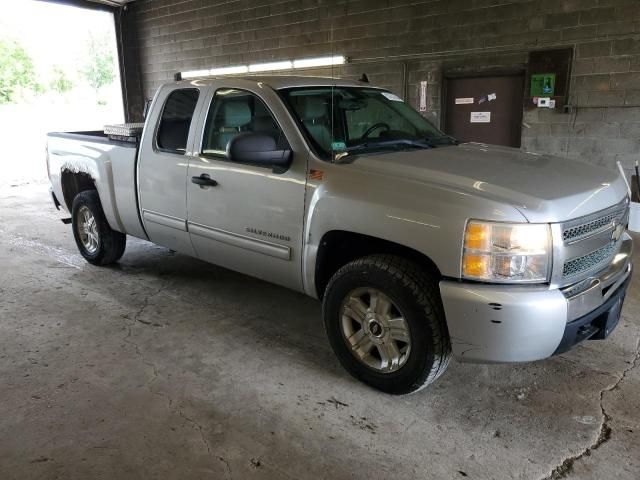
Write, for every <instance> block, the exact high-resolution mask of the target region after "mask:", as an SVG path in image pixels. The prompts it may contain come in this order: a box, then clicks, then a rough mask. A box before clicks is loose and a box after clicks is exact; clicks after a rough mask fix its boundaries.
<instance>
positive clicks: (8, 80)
mask: <svg viewBox="0 0 640 480" xmlns="http://www.w3.org/2000/svg"><path fill="white" fill-rule="evenodd" d="M39 89H40V88H39V85H38V83H37V82H36V76H35V69H34V67H33V61H32V60H31V57H30V56H29V54H28V53H27V52H26V51H25V49H24V48H23V47H22V46H21V45H19V44H18V43H17V42H15V41H12V40H6V39H0V103H14V102H15V101H16V100H17V99H18V97H19V96H20V94H21V93H22V92H23V91H24V90H32V91H36V92H37V91H38V90H39Z"/></svg>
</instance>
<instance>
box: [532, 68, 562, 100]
mask: <svg viewBox="0 0 640 480" xmlns="http://www.w3.org/2000/svg"><path fill="white" fill-rule="evenodd" d="M555 91H556V74H555V73H536V74H533V75H531V96H532V97H553V95H554V94H555Z"/></svg>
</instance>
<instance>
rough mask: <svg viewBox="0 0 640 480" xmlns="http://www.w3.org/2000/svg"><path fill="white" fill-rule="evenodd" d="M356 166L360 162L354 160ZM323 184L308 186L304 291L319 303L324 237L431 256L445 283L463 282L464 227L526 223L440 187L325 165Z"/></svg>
mask: <svg viewBox="0 0 640 480" xmlns="http://www.w3.org/2000/svg"><path fill="white" fill-rule="evenodd" d="M356 163H357V160H356ZM322 168H323V171H324V175H323V180H321V181H319V182H317V183H314V182H313V181H311V180H310V181H309V183H308V184H307V189H308V190H307V205H306V210H305V211H306V217H305V242H304V245H305V246H304V251H303V281H304V290H305V292H306V293H307V294H308V295H311V296H313V297H317V292H316V285H315V272H316V258H317V253H318V249H319V247H320V242H321V239H322V237H323V236H324V235H325V234H326V233H327V232H330V231H333V230H342V231H347V232H353V233H358V234H363V235H368V236H371V237H375V238H379V239H382V240H386V241H389V242H393V243H396V244H399V245H402V246H404V247H408V248H411V249H413V250H416V251H418V252H420V253H422V254H423V255H425V256H427V257H428V258H429V259H431V261H433V263H435V265H436V266H437V267H438V269H439V270H440V272H441V273H442V275H443V276H445V277H451V278H459V276H460V262H461V252H462V241H463V235H464V228H465V225H466V221H467V220H468V219H469V218H482V219H487V220H497V221H516V222H522V221H526V219H524V217H523V216H522V214H521V213H520V212H519V211H518V210H517V209H515V208H514V207H511V206H508V205H503V204H500V203H498V202H496V201H492V200H489V199H484V198H478V197H476V196H473V195H470V194H469V193H467V192H461V191H456V190H455V189H450V188H447V187H445V186H442V185H431V184H428V183H425V182H421V181H417V180H409V179H402V178H393V177H392V178H388V177H386V176H383V175H379V174H376V173H372V172H362V171H358V170H357V169H356V168H355V166H354V165H353V164H350V165H340V164H326V163H325V164H324V165H323V166H322Z"/></svg>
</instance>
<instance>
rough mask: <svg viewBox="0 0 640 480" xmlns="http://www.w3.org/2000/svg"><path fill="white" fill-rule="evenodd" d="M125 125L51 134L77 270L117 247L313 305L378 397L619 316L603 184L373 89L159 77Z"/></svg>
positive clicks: (338, 349) (611, 177)
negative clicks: (206, 265)
mask: <svg viewBox="0 0 640 480" xmlns="http://www.w3.org/2000/svg"><path fill="white" fill-rule="evenodd" d="M132 132H133V133H132ZM132 132H129V133H126V132H125V134H123V135H115V136H114V135H106V134H105V133H104V132H75V133H51V134H49V138H48V154H47V165H48V169H49V177H50V180H51V185H52V195H53V201H54V202H55V204H56V205H57V206H62V207H63V208H64V209H66V210H68V211H69V212H71V221H72V226H73V234H74V236H75V240H76V243H77V246H78V248H79V250H80V252H81V254H82V255H83V256H84V257H85V258H86V259H87V261H89V262H90V263H92V264H95V265H106V264H109V263H112V262H115V261H117V260H118V259H119V258H120V257H121V256H122V254H123V253H124V250H125V242H126V235H132V236H134V237H139V238H143V239H147V240H150V241H152V242H154V243H157V244H159V245H163V246H165V247H168V248H170V249H173V250H176V251H178V252H181V253H183V254H185V255H191V256H194V257H198V258H200V259H202V260H205V261H207V262H211V263H215V264H217V265H221V266H223V267H226V268H229V269H232V270H236V271H239V272H243V273H245V274H248V275H252V276H255V277H258V278H261V279H264V280H266V281H269V282H273V283H277V284H280V285H283V286H285V287H288V288H291V289H293V290H297V291H300V292H304V293H305V294H307V295H310V296H312V297H315V298H317V299H320V300H322V306H323V316H324V324H325V327H326V331H327V335H328V338H329V341H330V343H331V346H332V348H333V350H334V351H335V353H336V355H337V356H338V358H339V360H340V362H341V363H342V364H343V366H344V367H345V368H346V369H347V370H348V371H349V372H350V373H351V374H352V375H354V376H355V377H356V378H358V379H360V380H362V381H364V382H366V383H367V384H369V385H371V386H373V387H375V388H378V389H380V390H383V391H386V392H390V393H398V394H401V393H408V392H412V391H415V390H418V389H420V388H421V387H424V386H426V385H427V384H429V383H430V382H432V381H434V380H435V379H436V378H438V377H439V376H440V375H441V374H442V373H443V372H444V370H445V369H446V367H447V364H448V361H449V359H450V357H451V356H452V355H453V356H455V357H456V358H458V359H459V360H461V361H470V362H485V363H487V362H489V363H490V362H525V361H533V360H539V359H543V358H545V357H549V356H551V355H554V354H557V353H561V352H564V351H566V350H568V349H569V348H571V347H573V346H574V345H576V344H577V343H579V342H581V341H583V340H586V339H602V338H605V337H606V336H607V335H609V333H610V332H611V331H612V330H613V328H614V327H615V326H616V324H617V322H618V319H619V317H620V310H621V308H622V302H623V300H624V296H625V292H626V289H627V286H628V284H629V280H630V274H631V269H632V265H631V254H632V241H631V238H630V237H629V235H628V234H627V233H626V231H625V228H626V225H627V220H628V211H629V196H628V186H627V184H626V181H625V179H624V178H623V177H622V176H621V175H619V174H618V172H616V171H611V170H605V169H602V168H598V167H595V166H591V165H586V164H583V163H578V162H575V161H571V160H567V159H561V158H554V157H550V156H547V155H540V154H537V153H533V152H523V151H520V150H516V149H511V148H503V147H495V146H490V145H484V144H459V142H457V141H456V140H454V139H453V138H451V137H449V136H447V135H444V134H443V133H442V132H440V131H438V130H437V129H436V128H435V127H434V126H433V125H432V124H431V123H429V122H428V121H427V120H425V119H424V118H423V117H422V116H421V115H420V114H418V113H417V112H416V111H415V110H413V109H412V108H411V107H409V106H408V105H407V104H405V103H404V102H403V101H402V100H401V99H400V98H399V97H397V96H396V95H394V94H393V93H391V92H389V91H387V90H384V89H380V88H375V87H372V86H371V85H369V84H367V83H361V82H353V81H343V80H336V79H324V78H297V77H252V78H248V79H238V78H219V79H201V80H194V81H176V82H172V83H167V84H165V85H163V86H162V87H161V88H160V89H159V90H158V92H157V94H156V95H155V98H154V100H153V103H152V104H151V107H150V110H149V114H148V115H147V120H146V123H145V125H144V128H143V129H142V130H141V132H140V134H137V133H135V131H132Z"/></svg>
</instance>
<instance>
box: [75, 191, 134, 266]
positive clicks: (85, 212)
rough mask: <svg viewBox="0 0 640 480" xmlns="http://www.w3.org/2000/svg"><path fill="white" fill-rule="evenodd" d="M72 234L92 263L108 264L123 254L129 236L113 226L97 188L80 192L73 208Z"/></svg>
mask: <svg viewBox="0 0 640 480" xmlns="http://www.w3.org/2000/svg"><path fill="white" fill-rule="evenodd" d="M71 223H72V226H73V237H74V238H75V241H76V245H77V246H78V250H80V254H81V255H82V256H83V257H84V258H85V260H87V261H88V262H89V263H92V264H93V265H109V264H110V263H114V262H115V261H117V260H118V259H119V258H120V257H122V255H123V254H124V249H125V247H126V244H127V236H126V235H124V234H123V233H120V232H116V231H115V230H112V229H111V227H110V226H109V223H108V222H107V219H106V217H105V216H104V211H103V210H102V205H101V204H100V197H99V196H98V192H97V191H95V190H87V191H84V192H80V193H79V194H78V195H76V198H74V199H73V206H72V208H71Z"/></svg>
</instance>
